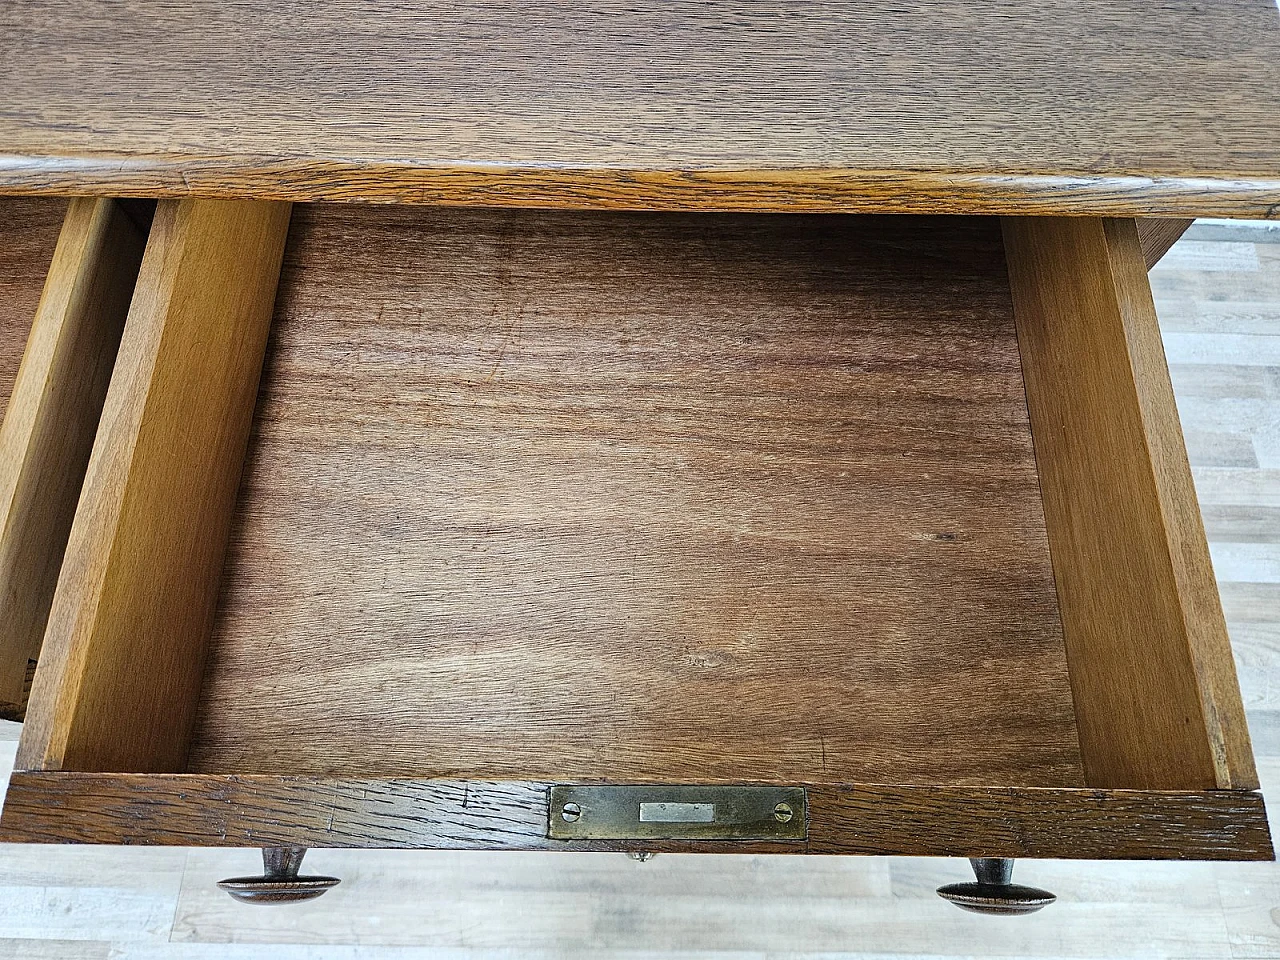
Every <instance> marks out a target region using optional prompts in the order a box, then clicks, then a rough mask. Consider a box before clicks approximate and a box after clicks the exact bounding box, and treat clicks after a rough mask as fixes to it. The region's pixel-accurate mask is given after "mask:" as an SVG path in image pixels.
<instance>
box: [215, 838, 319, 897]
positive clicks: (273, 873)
mask: <svg viewBox="0 0 1280 960" xmlns="http://www.w3.org/2000/svg"><path fill="white" fill-rule="evenodd" d="M306 853H307V848H306V847H263V848H262V866H263V876H261V877H232V878H231V879H230V880H223V881H221V882H220V883H219V884H218V886H219V887H221V888H222V889H223V890H225V891H227V893H229V894H231V896H233V897H235V898H236V899H237V900H239V901H240V902H241V903H261V904H272V903H302V902H303V901H304V900H314V899H315V898H316V897H318V896H320V894H322V893H324V892H325V891H326V890H328V889H329V888H330V887H336V886H337V885H338V883H339V881H338V878H337V877H300V876H298V870H299V869H300V868H301V867H302V858H303V857H304V856H306Z"/></svg>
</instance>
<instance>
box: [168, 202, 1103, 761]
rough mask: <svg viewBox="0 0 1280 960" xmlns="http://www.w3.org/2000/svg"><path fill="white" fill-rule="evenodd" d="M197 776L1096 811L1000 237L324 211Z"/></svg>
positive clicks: (250, 469) (243, 500) (281, 361)
mask: <svg viewBox="0 0 1280 960" xmlns="http://www.w3.org/2000/svg"><path fill="white" fill-rule="evenodd" d="M273 331H274V332H273V336H274V340H273V345H272V347H271V348H270V350H269V354H268V361H267V366H266V371H265V374H264V383H263V388H262V393H261V397H260V400H259V404H258V411H257V421H256V435H255V439H254V441H253V443H252V445H251V449H250V455H249V460H248V464H247V467H246V472H245V476H244V480H243V485H242V488H241V493H240V506H239V513H238V516H237V519H236V523H235V528H234V532H233V535H232V540H231V546H230V551H229V556H228V561H227V567H226V570H225V575H224V583H225V587H224V594H223V598H222V603H221V612H220V615H219V617H218V621H217V625H216V627H215V631H214V639H213V643H212V646H211V649H210V654H209V660H208V664H207V667H206V673H205V677H206V679H205V685H204V690H203V694H202V703H201V708H200V719H199V723H198V727H197V730H196V734H195V738H194V742H193V747H192V755H191V759H190V769H191V770H192V771H199V772H208V773H281V772H283V773H295V774H315V775H325V774H342V775H346V776H370V775H387V776H392V775H433V776H466V777H480V778H494V777H500V778H503V779H507V778H512V779H514V778H521V779H525V778H536V779H571V780H593V779H607V780H614V781H624V782H625V781H626V780H641V781H645V780H656V781H666V780H704V781H708V780H719V781H728V782H735V781H741V780H762V781H764V780H779V781H783V782H786V781H793V780H804V779H813V778H823V777H831V778H837V779H841V780H845V779H848V780H855V779H856V780H878V781H884V780H891V779H895V778H899V779H901V778H910V779H912V780H918V781H919V782H936V783H999V784H1033V785H1069V784H1077V783H1080V782H1082V781H1081V775H1082V774H1081V768H1080V765H1079V754H1078V747H1077V739H1076V732H1075V727H1074V722H1073V714H1072V706H1071V699H1070V692H1069V684H1068V680H1067V676H1066V666H1065V658H1064V652H1063V647H1062V638H1061V632H1060V626H1059V621H1058V615H1057V608H1056V599H1055V595H1054V587H1053V581H1052V576H1051V571H1050V564H1049V556H1048V549H1047V544H1046V540H1045V533H1044V520H1043V515H1042V509H1041V505H1040V499H1039V488H1038V485H1037V477H1036V472H1035V464H1034V458H1033V453H1032V449H1031V438H1030V434H1029V427H1028V423H1027V413H1026V408H1025V398H1024V393H1023V383H1022V376H1021V371H1020V367H1019V360H1018V353H1017V345H1016V342H1015V336H1014V330H1013V324H1012V317H1011V304H1010V300H1009V290H1008V284H1007V278H1006V271H1005V263H1004V258H1003V253H1002V245H1001V240H1000V235H999V230H998V226H997V224H996V223H995V222H994V221H990V220H965V219H948V218H940V219H930V218H892V217H889V218H880V219H876V218H870V219H868V218H855V217H821V216H818V217H794V218H779V217H770V216H763V215H719V216H707V215H671V214H617V213H609V214H606V213H596V214H580V213H558V214H531V213H527V212H523V213H514V212H501V211H446V210H426V209H422V208H408V207H399V208H393V209H390V208H376V207H353V206H339V207H334V206H328V207H326V206H319V207H300V208H299V209H298V210H297V213H296V215H295V219H294V222H293V228H292V232H291V239H290V242H289V246H288V249H287V251H286V260H285V266H284V272H283V276H282V280H281V287H280V293H279V297H278V300H277V309H276V319H275V325H274V328H273Z"/></svg>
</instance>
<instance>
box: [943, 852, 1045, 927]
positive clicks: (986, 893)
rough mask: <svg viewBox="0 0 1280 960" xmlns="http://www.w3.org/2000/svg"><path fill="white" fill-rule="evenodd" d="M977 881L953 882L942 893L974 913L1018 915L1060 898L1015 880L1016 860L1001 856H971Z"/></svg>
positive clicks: (947, 898)
mask: <svg viewBox="0 0 1280 960" xmlns="http://www.w3.org/2000/svg"><path fill="white" fill-rule="evenodd" d="M969 862H970V863H971V864H973V872H974V874H975V875H976V876H977V878H978V880H977V882H976V883H949V884H947V885H946V886H945V887H939V888H938V896H940V897H942V899H944V900H950V901H951V902H952V903H954V904H955V905H956V906H957V907H960V908H962V909H964V910H972V911H973V912H974V913H987V914H993V915H997V916H1006V917H1007V916H1016V915H1018V914H1022V913H1035V912H1036V911H1037V910H1041V909H1043V908H1044V907H1047V906H1048V905H1049V904H1051V903H1053V901H1054V900H1056V899H1058V898H1057V897H1055V896H1054V895H1053V894H1052V893H1050V892H1049V891H1048V890H1039V889H1037V888H1035V887H1023V886H1019V885H1018V884H1016V883H1013V882H1012V881H1013V861H1012V860H1002V859H1000V858H998V857H982V858H978V859H971V860H970V861H969Z"/></svg>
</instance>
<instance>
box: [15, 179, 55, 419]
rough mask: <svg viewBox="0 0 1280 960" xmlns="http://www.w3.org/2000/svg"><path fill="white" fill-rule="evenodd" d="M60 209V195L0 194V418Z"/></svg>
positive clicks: (32, 314) (46, 266) (46, 269)
mask: <svg viewBox="0 0 1280 960" xmlns="http://www.w3.org/2000/svg"><path fill="white" fill-rule="evenodd" d="M66 212H67V204H66V202H65V201H63V200H52V199H44V198H19V197H5V198H0V419H3V417H4V413H5V410H6V408H7V407H8V404H9V394H10V393H12V392H13V382H14V379H15V378H16V377H17V376H18V366H19V365H20V364H21V363H22V352H23V351H24V350H25V349H26V346H27V334H28V333H30V331H31V321H32V320H33V319H34V317H35V315H36V307H37V306H38V305H39V303H40V292H41V291H42V290H43V289H44V278H45V274H46V273H48V272H49V264H50V263H51V262H52V260H53V249H54V247H56V246H57V244H58V232H59V231H60V230H61V229H62V218H63V217H64V216H65V215H66Z"/></svg>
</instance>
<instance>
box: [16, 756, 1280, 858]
mask: <svg viewBox="0 0 1280 960" xmlns="http://www.w3.org/2000/svg"><path fill="white" fill-rule="evenodd" d="M550 786H551V785H550V784H549V783H543V782H535V781H492V780H485V781H480V780H435V779H407V778H406V779H398V778H397V779H347V780H339V779H322V778H313V777H280V776H240V775H230V776H220V775H211V774H110V773H106V774H101V773H99V774H95V773H72V772H23V771H18V772H15V773H14V774H13V778H12V780H11V781H10V784H9V793H8V798H7V800H6V802H5V806H4V811H3V814H2V815H0V842H6V843H15V842H16V843H105V844H148V845H149V844H161V845H181V846H214V847H253V846H305V847H355V848H359V847H372V848H405V849H446V850H464V849H473V850H565V851H632V850H648V851H665V852H685V853H689V852H701V853H809V854H859V855H910V856H952V857H1041V858H1067V859H1074V858H1087V859H1171V860H1196V859H1199V860H1271V859H1273V852H1272V846H1271V837H1270V832H1269V830H1268V827H1267V819H1266V810H1265V808H1264V806H1263V801H1262V797H1261V796H1260V795H1259V794H1257V793H1255V792H1251V791H1238V790H1207V791H1144V790H1095V789H1087V788H1046V787H1030V788H1019V787H934V786H913V785H885V784H809V785H807V786H808V789H809V836H808V839H807V840H805V841H791V842H784V841H767V842H757V841H724V842H721V841H714V842H708V841H702V842H690V841H643V842H638V841H631V842H628V841H618V842H613V841H560V840H551V839H549V838H548V837H547V836H546V826H547V823H546V818H547V808H548V795H549V790H550Z"/></svg>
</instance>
